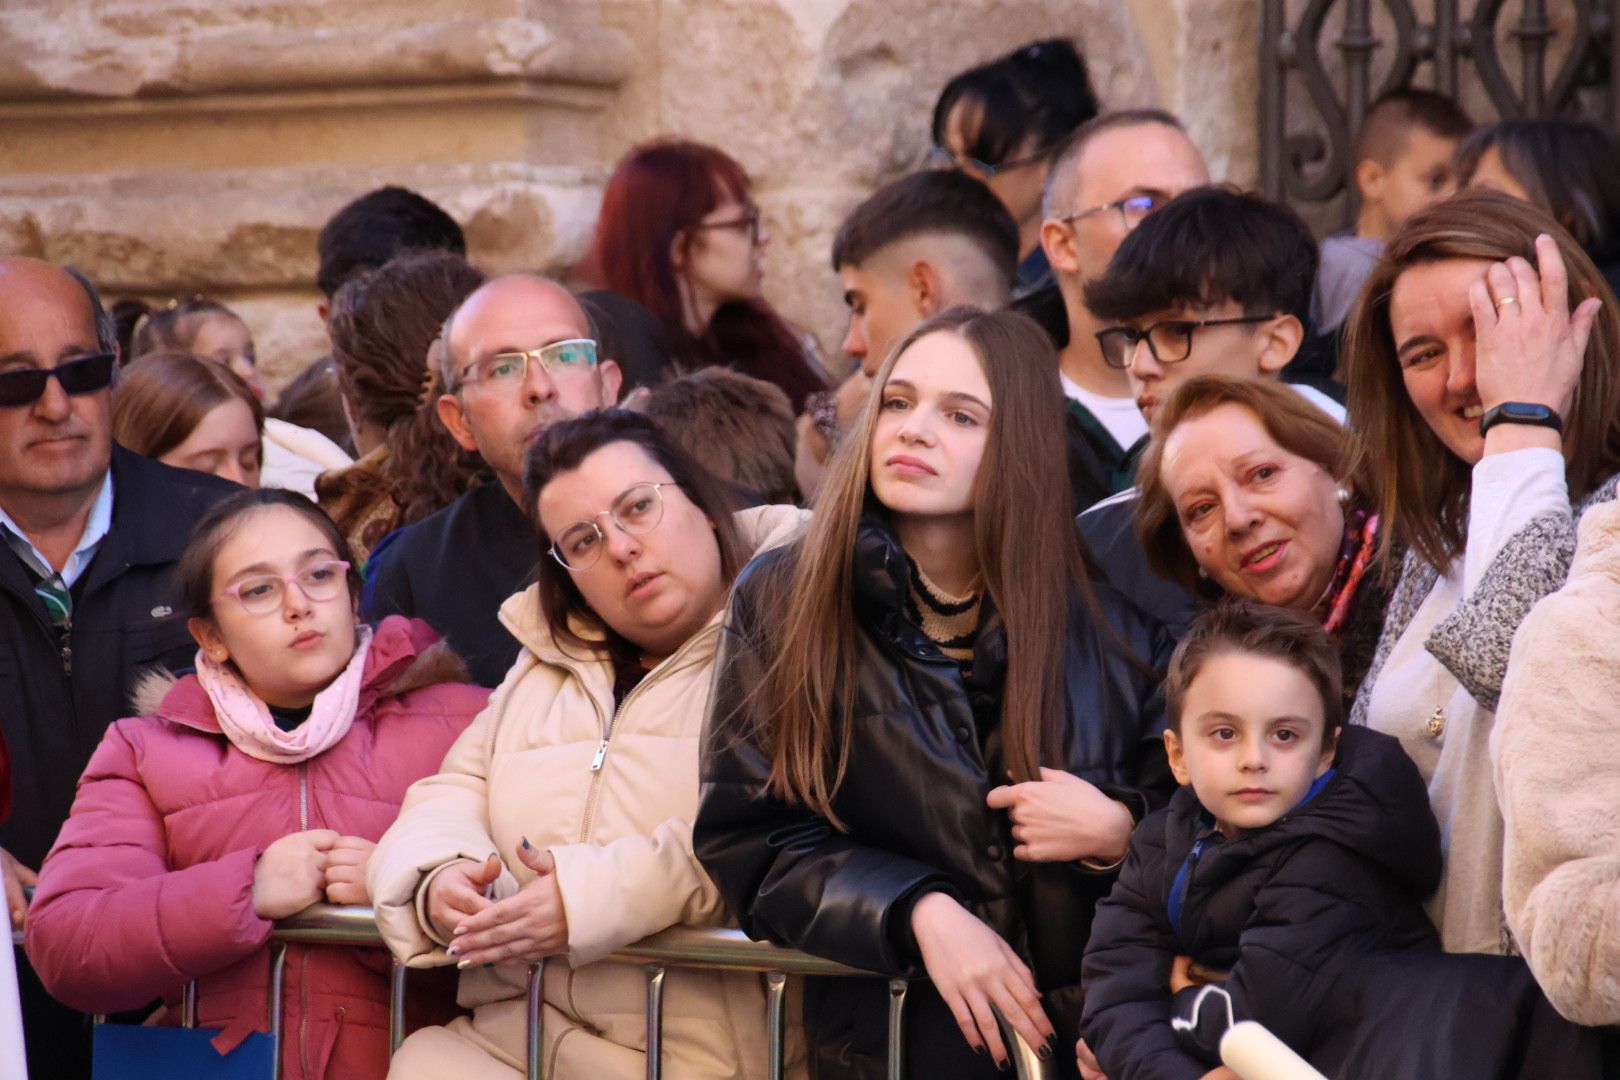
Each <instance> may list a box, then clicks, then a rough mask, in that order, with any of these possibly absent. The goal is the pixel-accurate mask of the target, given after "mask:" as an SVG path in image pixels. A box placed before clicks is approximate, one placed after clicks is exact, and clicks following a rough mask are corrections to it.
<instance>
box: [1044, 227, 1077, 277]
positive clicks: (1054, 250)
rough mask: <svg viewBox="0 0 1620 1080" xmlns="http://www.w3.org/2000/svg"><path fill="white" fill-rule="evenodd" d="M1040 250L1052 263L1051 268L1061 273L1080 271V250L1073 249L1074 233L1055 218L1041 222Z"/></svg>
mask: <svg viewBox="0 0 1620 1080" xmlns="http://www.w3.org/2000/svg"><path fill="white" fill-rule="evenodd" d="M1041 250H1042V251H1044V252H1046V261H1047V262H1049V263H1051V264H1052V269H1054V270H1056V271H1058V272H1059V273H1063V274H1078V273H1080V271H1081V269H1082V267H1081V266H1080V252H1079V251H1077V250H1075V246H1074V233H1073V232H1072V231H1070V229H1069V226H1068V225H1065V224H1064V223H1063V222H1061V221H1059V220H1057V219H1056V218H1047V219H1046V220H1045V221H1043V222H1041Z"/></svg>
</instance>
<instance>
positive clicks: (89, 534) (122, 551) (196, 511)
mask: <svg viewBox="0 0 1620 1080" xmlns="http://www.w3.org/2000/svg"><path fill="white" fill-rule="evenodd" d="M117 350H118V346H117V344H116V339H115V337H114V332H113V326H112V320H111V319H110V318H108V317H107V315H106V313H105V311H104V310H103V308H102V306H101V300H100V298H99V297H98V296H97V295H96V291H95V289H94V287H92V286H91V285H90V283H89V282H88V281H86V280H85V279H84V278H83V277H82V276H80V275H78V274H77V273H75V272H71V271H65V270H62V269H59V268H57V267H55V266H52V265H50V264H49V263H45V262H40V261H39V260H37V259H25V258H0V736H3V737H4V739H5V743H6V745H7V748H8V750H9V752H10V756H11V760H12V775H13V783H14V789H13V801H12V814H11V817H10V818H9V819H8V820H7V821H6V822H5V823H4V824H3V825H0V848H3V849H4V850H3V851H0V876H3V877H4V878H5V886H6V901H7V903H6V907H7V910H8V913H9V914H10V916H11V918H12V921H13V924H14V925H15V924H16V923H17V922H18V921H19V920H18V915H19V914H20V913H21V910H22V898H21V893H20V889H19V888H18V887H19V886H20V885H22V884H26V883H31V881H32V877H33V875H32V870H33V869H34V868H37V867H38V866H39V864H40V862H41V861H42V860H43V859H44V857H45V853H46V851H47V850H48V849H49V848H50V845H51V843H52V842H53V841H54V840H55V839H56V834H57V831H58V830H59V829H60V828H61V826H62V822H63V821H64V820H66V818H67V814H68V809H69V807H70V806H71V805H72V802H73V793H74V789H75V787H76V785H77V783H78V779H79V774H80V773H81V772H82V771H83V770H84V767H85V765H86V763H87V762H88V761H89V758H90V754H91V752H92V751H93V750H95V748H96V746H97V744H98V743H99V742H100V741H101V736H102V733H103V732H104V731H105V730H106V728H107V726H108V725H109V724H110V723H112V721H113V720H115V719H117V718H118V717H120V716H123V715H125V714H126V713H127V712H128V700H129V691H130V688H131V686H132V684H133V683H134V681H135V679H136V678H137V677H138V675H139V674H140V673H141V672H143V671H145V670H147V669H151V668H157V667H167V668H179V667H185V666H189V665H190V663H191V662H192V658H193V656H194V655H195V654H196V645H195V643H194V642H193V641H192V640H191V637H190V635H189V634H188V633H187V632H186V626H185V617H186V613H185V610H184V606H183V604H182V603H181V598H180V595H179V593H178V592H177V591H176V589H175V587H174V582H173V569H174V564H175V562H176V561H177V560H178V559H179V557H180V552H181V550H182V548H183V547H184V546H185V542H186V538H187V536H188V535H189V533H190V531H191V526H192V524H193V523H194V522H195V521H196V520H197V518H198V517H200V516H201V514H202V513H203V512H204V511H205V510H206V509H207V508H208V506H209V505H211V504H212V503H213V502H214V501H215V500H216V499H218V498H220V497H222V496H223V495H225V494H227V493H229V492H230V491H232V490H235V488H236V485H234V484H230V483H228V482H226V481H223V480H220V479H218V478H216V477H213V476H210V475H208V474H206V473H199V472H193V471H191V470H188V469H171V468H169V467H168V466H166V465H162V464H159V463H158V462H156V461H152V460H149V459H147V458H144V457H141V456H139V455H137V454H133V453H130V452H129V451H127V450H124V449H123V448H121V447H118V446H116V445H114V443H113V441H112V408H111V400H110V399H111V396H112V395H111V392H110V388H111V385H112V382H113V378H114V376H115V374H116V369H117V363H118V354H117ZM19 967H20V968H23V970H22V972H21V976H22V979H21V981H22V987H23V1013H24V1019H25V1025H26V1032H27V1038H28V1041H29V1044H30V1046H31V1047H35V1048H38V1051H37V1052H38V1053H41V1054H42V1055H43V1054H45V1053H46V1051H47V1048H48V1054H49V1056H48V1057H46V1056H42V1057H40V1058H38V1059H37V1060H40V1061H49V1062H50V1065H49V1068H48V1071H49V1072H50V1075H52V1076H68V1077H71V1076H84V1075H88V1073H89V1036H88V1028H87V1027H86V1026H85V1024H86V1021H85V1019H84V1018H83V1017H81V1016H79V1015H78V1014H76V1013H72V1012H70V1011H68V1010H66V1009H65V1008H64V1007H63V1006H60V1005H57V1004H56V1003H55V1002H53V1001H51V1000H50V999H49V998H48V997H47V996H46V995H45V994H44V991H43V990H42V989H41V988H40V986H39V983H38V981H37V980H36V979H35V978H34V976H33V973H32V971H30V970H27V969H26V965H25V964H19ZM41 1068H45V1066H43V1065H42V1066H41Z"/></svg>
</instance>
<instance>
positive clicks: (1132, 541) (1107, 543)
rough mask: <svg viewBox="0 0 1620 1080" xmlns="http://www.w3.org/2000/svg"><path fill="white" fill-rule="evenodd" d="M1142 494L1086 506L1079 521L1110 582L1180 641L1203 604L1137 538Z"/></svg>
mask: <svg viewBox="0 0 1620 1080" xmlns="http://www.w3.org/2000/svg"><path fill="white" fill-rule="evenodd" d="M1137 499H1138V496H1137V494H1136V490H1135V489H1134V488H1133V489H1131V490H1128V491H1123V492H1121V493H1119V494H1118V495H1115V496H1113V497H1111V498H1108V499H1104V500H1103V501H1102V502H1099V503H1097V504H1095V505H1094V506H1092V507H1091V508H1090V509H1088V510H1086V511H1084V512H1083V513H1081V515H1080V516H1079V517H1078V518H1077V519H1076V521H1075V523H1076V525H1078V527H1079V529H1080V538H1081V539H1082V540H1084V541H1085V542H1086V548H1087V549H1088V550H1089V551H1090V553H1091V557H1092V559H1094V560H1095V564H1096V566H1097V567H1099V568H1100V569H1101V571H1102V573H1103V574H1104V575H1105V576H1106V577H1107V578H1108V584H1110V585H1112V586H1113V587H1114V588H1115V589H1118V590H1119V591H1120V593H1122V594H1123V595H1125V596H1127V597H1129V598H1130V601H1131V603H1133V604H1135V605H1136V606H1137V607H1138V608H1140V609H1141V610H1142V611H1143V612H1145V613H1146V614H1148V615H1149V616H1151V617H1152V618H1153V619H1154V620H1156V621H1157V622H1159V623H1160V624H1162V625H1163V626H1164V628H1165V630H1166V631H1167V632H1168V633H1169V634H1170V636H1171V637H1172V638H1173V639H1175V640H1177V641H1180V640H1181V639H1182V638H1183V637H1186V636H1187V628H1188V627H1189V626H1191V625H1192V621H1193V620H1194V619H1195V618H1197V617H1198V613H1199V611H1201V610H1202V609H1203V603H1202V601H1200V600H1199V599H1198V597H1196V596H1194V595H1193V594H1192V593H1191V592H1189V591H1187V590H1186V589H1184V588H1182V587H1181V586H1180V585H1178V584H1176V583H1175V582H1173V581H1170V580H1168V579H1167V578H1162V577H1160V576H1159V575H1158V574H1156V573H1155V572H1154V570H1153V567H1151V566H1149V565H1148V561H1147V550H1146V549H1145V548H1143V547H1142V541H1140V540H1138V539H1137V538H1136V530H1135V522H1136V503H1137Z"/></svg>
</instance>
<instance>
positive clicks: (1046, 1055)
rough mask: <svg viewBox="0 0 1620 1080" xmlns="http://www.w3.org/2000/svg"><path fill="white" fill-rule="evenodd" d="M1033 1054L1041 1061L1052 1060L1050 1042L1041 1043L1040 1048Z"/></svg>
mask: <svg viewBox="0 0 1620 1080" xmlns="http://www.w3.org/2000/svg"><path fill="white" fill-rule="evenodd" d="M1035 1056H1036V1057H1038V1058H1040V1059H1041V1060H1042V1061H1050V1060H1052V1044H1051V1043H1041V1046H1040V1049H1039V1050H1036V1051H1035Z"/></svg>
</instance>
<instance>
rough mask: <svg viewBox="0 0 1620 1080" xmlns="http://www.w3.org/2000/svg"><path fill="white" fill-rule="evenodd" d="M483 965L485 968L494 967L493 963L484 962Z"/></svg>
mask: <svg viewBox="0 0 1620 1080" xmlns="http://www.w3.org/2000/svg"><path fill="white" fill-rule="evenodd" d="M484 966H485V967H486V968H492V967H494V966H495V965H494V964H485V965H484Z"/></svg>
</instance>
